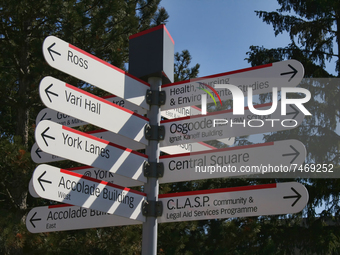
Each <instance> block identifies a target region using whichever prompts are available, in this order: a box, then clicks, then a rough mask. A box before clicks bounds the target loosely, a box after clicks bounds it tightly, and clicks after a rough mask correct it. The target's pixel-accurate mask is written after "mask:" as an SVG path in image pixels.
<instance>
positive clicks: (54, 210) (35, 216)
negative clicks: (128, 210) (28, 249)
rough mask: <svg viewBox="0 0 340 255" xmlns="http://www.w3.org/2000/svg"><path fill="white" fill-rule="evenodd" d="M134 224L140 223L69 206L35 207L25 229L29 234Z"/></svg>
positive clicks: (27, 218) (27, 219)
mask: <svg viewBox="0 0 340 255" xmlns="http://www.w3.org/2000/svg"><path fill="white" fill-rule="evenodd" d="M135 224H142V222H141V221H137V220H132V219H128V218H124V217H120V216H117V215H112V214H108V213H104V212H100V211H96V210H93V209H88V208H83V207H79V206H74V205H69V204H60V205H50V206H40V207H35V208H33V209H32V210H31V211H30V212H29V213H28V214H27V217H26V227H27V229H28V231H29V232H31V233H43V232H55V231H66V230H76V229H87V228H104V227H114V226H125V225H135Z"/></svg>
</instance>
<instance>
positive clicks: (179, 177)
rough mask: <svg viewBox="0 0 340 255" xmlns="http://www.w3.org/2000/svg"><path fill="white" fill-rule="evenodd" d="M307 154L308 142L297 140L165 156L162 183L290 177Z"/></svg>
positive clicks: (162, 160) (163, 157) (162, 159)
mask: <svg viewBox="0 0 340 255" xmlns="http://www.w3.org/2000/svg"><path fill="white" fill-rule="evenodd" d="M305 158H306V149H305V146H304V145H303V144H302V143H301V142H300V141H297V140H284V141H275V142H268V143H262V144H253V145H246V146H238V147H230V148H224V149H216V150H210V151H201V152H194V153H184V154H177V155H167V156H161V157H160V159H159V161H160V162H162V163H163V164H164V176H163V177H162V178H160V179H159V182H160V183H171V182H183V181H191V180H204V179H213V178H228V177H237V176H239V177H242V176H247V175H249V176H253V175H256V177H257V178H269V177H272V178H290V177H293V176H295V174H298V173H297V171H296V172H293V170H294V167H292V164H296V165H298V166H300V165H301V164H302V163H303V162H304V160H305Z"/></svg>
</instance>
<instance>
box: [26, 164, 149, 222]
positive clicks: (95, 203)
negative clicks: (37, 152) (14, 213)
mask: <svg viewBox="0 0 340 255" xmlns="http://www.w3.org/2000/svg"><path fill="white" fill-rule="evenodd" d="M32 178H33V187H34V190H35V191H36V193H37V194H38V195H39V196H40V197H42V198H46V199H50V200H53V201H57V202H64V203H69V204H72V205H77V206H81V207H85V208H89V209H94V210H99V211H101V212H105V213H109V214H114V215H118V216H122V217H125V218H129V219H134V220H138V221H145V217H144V216H143V215H142V210H141V207H142V203H143V201H144V200H145V196H146V194H145V193H142V192H139V191H135V190H131V189H129V188H124V187H122V186H118V185H115V184H111V183H108V182H104V181H100V180H97V179H94V178H91V177H88V176H84V175H80V174H77V173H74V172H70V171H67V170H64V169H60V168H56V167H52V166H49V165H44V164H42V165H39V166H38V167H37V168H36V169H35V170H34V173H33V177H32Z"/></svg>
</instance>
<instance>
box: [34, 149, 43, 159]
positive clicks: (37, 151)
mask: <svg viewBox="0 0 340 255" xmlns="http://www.w3.org/2000/svg"><path fill="white" fill-rule="evenodd" d="M40 152H43V151H42V150H40V148H39V147H38V148H37V149H36V150H35V154H37V155H38V157H39V158H41V156H40V154H39V153H40Z"/></svg>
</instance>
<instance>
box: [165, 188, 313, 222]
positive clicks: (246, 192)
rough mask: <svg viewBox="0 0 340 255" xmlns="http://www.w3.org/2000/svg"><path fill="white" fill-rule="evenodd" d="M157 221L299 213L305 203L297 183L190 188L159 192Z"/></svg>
mask: <svg viewBox="0 0 340 255" xmlns="http://www.w3.org/2000/svg"><path fill="white" fill-rule="evenodd" d="M159 198H160V200H161V201H162V202H163V205H164V208H163V215H162V216H161V217H160V218H159V222H176V221H191V220H211V219H226V218H236V217H252V216H262V215H275V214H287V213H297V212H300V211H301V210H302V209H303V208H304V207H305V206H306V205H307V202H308V192H307V190H306V188H305V187H304V186H303V185H302V184H300V183H297V182H286V183H277V184H276V183H273V184H265V185H258V186H247V187H235V188H224V189H215V190H203V191H201V190H200V191H189V192H180V193H173V194H163V195H159Z"/></svg>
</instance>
